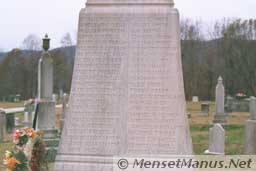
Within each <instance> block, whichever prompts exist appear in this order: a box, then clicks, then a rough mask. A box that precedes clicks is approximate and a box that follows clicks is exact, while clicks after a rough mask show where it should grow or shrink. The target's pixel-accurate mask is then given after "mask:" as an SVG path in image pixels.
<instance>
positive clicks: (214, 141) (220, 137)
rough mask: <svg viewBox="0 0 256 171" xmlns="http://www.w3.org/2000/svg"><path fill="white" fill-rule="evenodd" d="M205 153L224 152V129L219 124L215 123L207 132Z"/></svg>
mask: <svg viewBox="0 0 256 171" xmlns="http://www.w3.org/2000/svg"><path fill="white" fill-rule="evenodd" d="M205 153H207V154H225V130H224V129H223V127H222V126H221V124H215V125H214V126H213V127H212V128H210V132H209V150H207V151H206V152H205Z"/></svg>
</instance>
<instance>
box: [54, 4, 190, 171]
mask: <svg viewBox="0 0 256 171" xmlns="http://www.w3.org/2000/svg"><path fill="white" fill-rule="evenodd" d="M113 2H114V3H117V2H118V3H121V5H111V3H113ZM138 2H139V3H138ZM93 3H103V4H102V5H101V6H100V8H99V7H98V6H97V4H93ZM104 3H109V4H108V5H104ZM130 4H134V5H131V6H130ZM136 4H137V5H136ZM157 4H158V5H157ZM171 4H172V1H171V0H163V1H156V0H152V1H149V0H147V1H141V0H139V1H135V0H130V1H128V0H125V1H114V0H113V1H107V0H106V1H92V0H91V1H88V4H87V8H86V9H83V10H82V11H81V13H80V20H79V33H78V45H77V52H76V53H77V55H76V58H75V66H74V74H73V80H72V88H71V96H70V100H69V108H68V110H67V115H66V117H65V123H64V129H63V133H62V138H61V143H60V146H59V152H58V156H57V158H56V162H55V167H54V170H55V171H80V170H81V171H100V170H104V171H108V170H112V168H111V165H110V166H108V165H106V163H107V162H111V159H112V158H111V156H114V155H119V156H120V155H173V154H192V145H191V138H190V135H189V127H188V119H187V115H186V110H185V105H186V104H185V96H184V85H183V76H182V67H181V56H180V27H179V15H178V12H177V10H176V9H174V8H172V5H171ZM92 156H93V158H92ZM102 156H109V157H102ZM104 163H105V164H104Z"/></svg>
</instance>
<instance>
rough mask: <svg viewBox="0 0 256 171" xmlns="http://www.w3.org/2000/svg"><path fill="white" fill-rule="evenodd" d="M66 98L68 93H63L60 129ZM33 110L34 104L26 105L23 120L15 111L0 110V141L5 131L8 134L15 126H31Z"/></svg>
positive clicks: (2, 139) (65, 107) (66, 102)
mask: <svg viewBox="0 0 256 171" xmlns="http://www.w3.org/2000/svg"><path fill="white" fill-rule="evenodd" d="M68 98H69V95H68V94H66V93H65V94H64V95H63V100H62V110H63V114H62V117H61V119H60V125H61V127H60V131H61V130H62V127H63V120H64V114H65V113H66V109H67V104H68ZM53 100H54V99H53ZM34 112H35V105H34V104H30V105H26V106H25V110H24V115H23V118H24V120H23V121H20V118H19V117H15V113H9V114H6V113H5V111H3V110H0V142H2V141H4V140H5V135H6V133H8V134H10V133H12V132H13V130H14V129H15V128H28V127H31V125H32V123H31V121H32V120H33V116H34Z"/></svg>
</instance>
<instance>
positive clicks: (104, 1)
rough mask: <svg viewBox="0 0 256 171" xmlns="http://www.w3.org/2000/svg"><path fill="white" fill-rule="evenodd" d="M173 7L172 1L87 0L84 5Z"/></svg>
mask: <svg viewBox="0 0 256 171" xmlns="http://www.w3.org/2000/svg"><path fill="white" fill-rule="evenodd" d="M133 4H134V5H139V4H141V5H171V6H173V5H174V2H173V0H87V2H86V5H133Z"/></svg>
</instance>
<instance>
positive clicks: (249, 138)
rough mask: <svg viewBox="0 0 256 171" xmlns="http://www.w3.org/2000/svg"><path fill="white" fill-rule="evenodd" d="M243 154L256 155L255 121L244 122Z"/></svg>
mask: <svg viewBox="0 0 256 171" xmlns="http://www.w3.org/2000/svg"><path fill="white" fill-rule="evenodd" d="M244 154H247V155H255V154H256V120H248V121H246V127H245V143H244Z"/></svg>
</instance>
